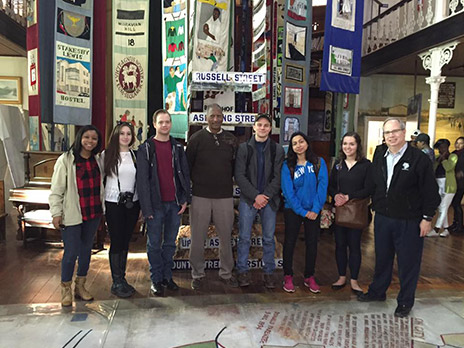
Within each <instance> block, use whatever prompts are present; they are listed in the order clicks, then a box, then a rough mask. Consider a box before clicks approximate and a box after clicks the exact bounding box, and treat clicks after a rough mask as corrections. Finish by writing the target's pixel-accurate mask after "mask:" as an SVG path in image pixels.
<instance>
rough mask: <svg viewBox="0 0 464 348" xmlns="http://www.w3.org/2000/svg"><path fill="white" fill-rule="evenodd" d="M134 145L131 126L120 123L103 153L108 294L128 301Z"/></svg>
mask: <svg viewBox="0 0 464 348" xmlns="http://www.w3.org/2000/svg"><path fill="white" fill-rule="evenodd" d="M134 142H135V134H134V127H133V125H132V124H131V123H128V122H121V123H119V124H118V125H117V126H116V127H114V129H113V132H112V133H111V137H110V141H109V143H108V146H107V148H106V150H105V151H104V152H103V153H102V157H103V162H104V166H105V170H104V172H105V177H106V184H105V208H106V223H107V225H108V232H109V234H110V238H111V247H110V252H109V259H110V268H111V276H112V278H113V284H112V286H111V293H112V294H114V295H116V296H118V297H129V296H132V294H133V293H134V292H135V289H134V288H133V287H132V286H131V285H130V284H128V283H127V281H126V264H127V253H128V250H129V242H130V239H131V236H132V231H133V230H134V227H135V224H136V223H137V219H138V217H139V213H140V205H139V201H138V197H137V191H136V185H135V174H136V161H135V154H134V152H133V151H132V150H131V149H130V148H131V146H132V145H133V144H134Z"/></svg>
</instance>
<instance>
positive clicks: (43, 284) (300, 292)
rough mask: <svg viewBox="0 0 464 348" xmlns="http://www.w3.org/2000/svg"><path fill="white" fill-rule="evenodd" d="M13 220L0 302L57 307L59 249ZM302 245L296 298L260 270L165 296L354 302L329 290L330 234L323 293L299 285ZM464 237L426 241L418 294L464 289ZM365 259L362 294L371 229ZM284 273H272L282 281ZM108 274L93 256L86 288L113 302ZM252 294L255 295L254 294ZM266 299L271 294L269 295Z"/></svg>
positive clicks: (143, 293)
mask: <svg viewBox="0 0 464 348" xmlns="http://www.w3.org/2000/svg"><path fill="white" fill-rule="evenodd" d="M15 219H16V217H15V214H14V212H13V214H10V216H9V217H8V221H7V241H6V243H3V244H0V284H1V285H0V304H35V303H55V302H59V301H60V287H59V283H60V261H61V255H62V249H61V248H60V247H51V246H49V245H44V244H43V243H42V242H32V243H29V244H28V245H27V247H25V246H23V244H22V242H21V241H16V240H15V235H16V221H15ZM282 230H283V226H281V225H280V226H278V232H277V233H276V234H277V238H278V239H279V240H280V241H282V242H283V233H282ZM136 237H137V238H136V241H135V242H133V243H131V250H130V251H131V252H130V256H129V261H128V272H127V280H128V281H129V283H131V284H132V285H133V286H134V287H135V288H136V289H137V293H136V294H135V295H134V298H146V297H149V296H151V295H150V277H149V271H148V262H147V257H146V253H145V239H144V237H143V236H141V235H140V236H136ZM303 244H304V242H303V241H300V242H299V243H298V246H297V250H296V252H295V266H294V269H295V285H297V286H299V289H297V292H296V293H295V294H287V293H285V292H284V291H283V290H281V289H280V286H279V288H278V289H275V290H272V291H271V290H266V289H265V288H264V287H263V286H262V282H261V272H260V271H252V273H251V275H252V279H253V284H252V285H251V286H249V287H247V288H239V289H231V288H227V287H225V286H224V285H223V284H222V283H221V282H220V281H219V280H218V274H217V271H208V272H207V282H206V284H205V287H204V288H203V289H202V290H201V291H193V290H191V288H190V281H191V278H190V272H189V271H175V273H174V279H175V281H176V282H177V283H178V284H179V285H180V287H181V289H180V290H179V291H177V292H168V293H167V294H166V295H168V296H196V295H199V294H203V295H204V294H208V295H211V294H213V295H215V294H218V295H227V294H260V293H266V294H267V295H271V297H275V298H276V299H278V300H281V301H292V300H295V299H296V298H301V297H312V298H315V299H316V298H319V299H324V298H325V299H327V298H335V299H340V300H344V299H354V295H352V294H351V292H350V290H349V287H346V288H345V289H343V290H341V291H337V292H335V291H333V290H332V289H331V288H330V284H331V283H332V282H334V281H335V280H336V279H337V270H336V264H335V258H334V241H333V235H332V234H331V233H329V232H325V233H323V234H322V235H321V238H320V242H319V247H318V257H317V264H316V279H317V280H318V282H319V284H320V285H321V290H322V291H321V294H318V295H314V294H311V293H309V292H308V291H307V290H306V289H305V287H304V286H303V285H302V278H303V275H302V271H303V257H304V247H303ZM463 250H464V235H451V236H450V237H448V238H433V239H430V238H427V239H426V241H425V249H424V255H423V262H422V272H421V277H420V279H419V286H418V292H417V296H418V297H420V296H428V295H433V294H434V293H435V292H437V291H441V292H443V291H445V292H446V291H453V292H455V291H461V290H464V271H463V266H464V252H463ZM362 251H363V261H362V267H361V272H360V276H359V282H360V284H361V286H362V287H363V288H364V289H365V290H366V289H367V285H368V284H369V282H370V280H371V278H372V275H373V271H374V238H373V232H372V227H371V228H369V230H368V231H366V232H365V233H364V236H363V240H362ZM281 272H282V271H277V272H276V279H278V281H279V283H280V279H281V276H282V273H281ZM110 286H111V274H110V270H109V265H108V255H107V251H100V252H98V253H96V254H94V255H93V256H92V261H91V265H90V271H89V275H88V287H89V290H90V292H91V293H92V294H93V295H94V297H95V299H96V300H110V299H115V296H113V295H112V294H111V293H110V291H109V288H110ZM398 289H399V284H398V278H397V277H396V274H395V275H394V277H393V282H392V286H391V287H390V290H389V293H388V295H389V296H392V297H395V296H396V293H397V291H398ZM253 296H255V295H253ZM267 298H269V296H267Z"/></svg>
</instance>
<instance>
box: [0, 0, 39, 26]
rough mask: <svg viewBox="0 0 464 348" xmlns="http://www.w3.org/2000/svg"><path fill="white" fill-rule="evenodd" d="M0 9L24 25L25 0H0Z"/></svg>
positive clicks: (25, 13)
mask: <svg viewBox="0 0 464 348" xmlns="http://www.w3.org/2000/svg"><path fill="white" fill-rule="evenodd" d="M31 3H33V2H32V1H31ZM0 11H3V12H5V13H6V14H7V15H8V16H9V17H11V18H12V19H14V20H15V21H16V22H18V23H19V24H21V25H22V26H24V27H26V22H27V20H26V15H27V11H26V0H0Z"/></svg>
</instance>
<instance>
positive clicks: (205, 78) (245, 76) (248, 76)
mask: <svg viewBox="0 0 464 348" xmlns="http://www.w3.org/2000/svg"><path fill="white" fill-rule="evenodd" d="M192 82H196V83H226V84H235V85H260V84H263V83H265V82H266V74H262V73H260V74H257V73H241V72H209V71H206V72H194V73H193V74H192Z"/></svg>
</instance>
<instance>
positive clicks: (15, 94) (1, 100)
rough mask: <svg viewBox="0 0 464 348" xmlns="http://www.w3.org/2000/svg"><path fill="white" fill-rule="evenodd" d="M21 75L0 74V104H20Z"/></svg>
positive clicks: (21, 96) (21, 100)
mask: <svg viewBox="0 0 464 348" xmlns="http://www.w3.org/2000/svg"><path fill="white" fill-rule="evenodd" d="M22 103H23V94H22V90H21V77H14V76H0V104H22Z"/></svg>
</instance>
